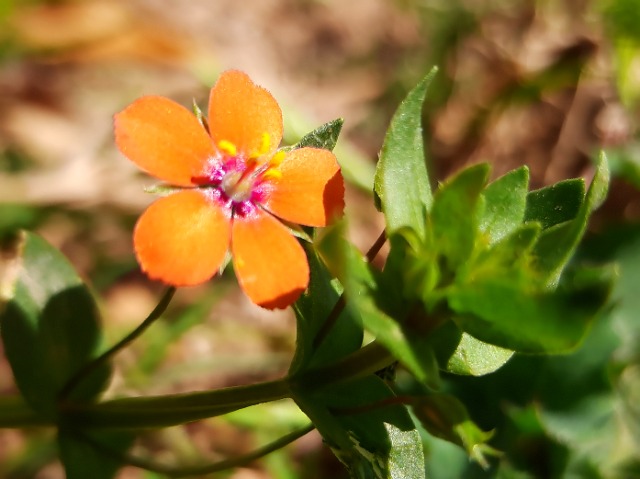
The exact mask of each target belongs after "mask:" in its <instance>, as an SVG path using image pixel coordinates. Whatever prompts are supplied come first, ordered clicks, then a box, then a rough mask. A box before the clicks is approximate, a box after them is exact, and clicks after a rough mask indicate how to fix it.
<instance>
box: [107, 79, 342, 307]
mask: <svg viewBox="0 0 640 479" xmlns="http://www.w3.org/2000/svg"><path fill="white" fill-rule="evenodd" d="M208 113H209V115H208V130H209V131H207V130H206V129H205V128H204V127H203V126H202V125H201V123H200V122H199V121H198V119H197V118H196V116H195V115H193V114H192V113H191V112H190V111H189V110H187V109H186V108H184V107H182V106H181V105H179V104H177V103H175V102H174V101H172V100H169V99H167V98H163V97H157V96H146V97H142V98H140V99H139V100H137V101H135V102H134V103H132V104H131V105H129V106H128V107H127V108H125V109H124V110H123V111H122V112H120V113H118V114H117V115H116V116H115V136H116V143H117V145H118V148H119V149H120V151H121V152H122V153H123V154H124V155H125V156H126V157H128V158H129V159H130V160H131V161H133V162H134V163H135V164H137V165H138V166H139V167H140V168H142V169H143V170H145V171H146V172H148V173H149V174H151V175H152V176H155V177H156V178H159V179H160V180H163V181H166V182H168V183H171V184H173V185H176V186H180V187H182V189H180V190H179V191H177V192H175V193H172V194H170V195H168V196H165V197H162V198H160V199H158V200H157V201H155V202H154V203H152V204H151V206H149V208H148V209H147V210H146V211H145V212H144V213H143V214H142V216H141V217H140V219H139V220H138V223H137V225H136V227H135V232H134V238H133V241H134V246H135V251H136V256H137V258H138V262H139V263H140V265H141V267H142V269H143V270H144V271H145V272H146V273H147V274H148V275H149V276H150V277H151V278H154V279H158V280H161V281H163V282H165V283H167V284H171V285H175V286H191V285H196V284H199V283H202V282H204V281H207V280H208V279H209V278H211V277H212V276H214V275H215V274H216V273H217V272H218V270H219V269H220V267H221V265H222V263H223V262H224V259H225V256H226V255H227V252H228V250H229V247H230V248H231V253H232V257H233V262H234V268H235V271H236V275H237V277H238V281H239V283H240V286H241V287H242V289H243V290H244V291H245V293H246V294H247V295H248V296H249V298H251V300H252V301H253V302H255V303H256V304H258V305H260V306H263V307H265V308H270V309H272V308H284V307H286V306H288V305H290V304H292V303H293V302H294V301H295V300H296V299H297V298H298V297H299V296H300V294H301V293H302V292H303V291H304V290H305V289H306V287H307V285H308V283H309V265H308V263H307V258H306V256H305V253H304V249H303V248H302V246H301V245H300V243H298V240H297V239H296V238H294V237H293V236H292V235H291V233H290V231H289V229H288V228H287V227H286V226H285V225H283V224H282V223H281V222H280V221H278V219H277V218H280V219H282V220H285V221H288V222H292V223H299V224H303V225H307V226H325V225H327V223H328V222H329V221H330V220H331V219H332V217H334V216H336V215H340V214H342V210H343V207H344V185H343V181H342V175H341V173H340V168H339V166H338V163H337V161H336V158H335V156H334V155H333V153H331V152H330V151H328V150H322V149H317V148H299V149H295V150H292V151H289V152H288V153H285V152H283V151H277V147H278V145H279V143H280V140H281V139H282V112H281V111H280V107H279V106H278V104H277V103H276V101H275V99H274V98H273V97H272V96H271V94H270V93H269V92H268V91H266V90H265V89H263V88H261V87H259V86H257V85H255V84H254V83H253V82H252V81H251V80H250V79H249V77H248V76H247V75H246V74H244V73H242V72H239V71H228V72H225V73H223V74H222V75H221V76H220V78H219V79H218V81H217V82H216V84H215V85H214V86H213V88H212V89H211V93H210V97H209V112H208ZM276 217H277V218H276Z"/></svg>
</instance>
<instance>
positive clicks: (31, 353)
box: [0, 233, 110, 417]
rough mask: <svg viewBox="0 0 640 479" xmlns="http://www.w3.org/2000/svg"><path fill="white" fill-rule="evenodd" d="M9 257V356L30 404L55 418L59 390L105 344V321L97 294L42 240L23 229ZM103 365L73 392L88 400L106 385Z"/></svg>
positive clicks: (5, 318)
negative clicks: (102, 336) (100, 311)
mask: <svg viewBox="0 0 640 479" xmlns="http://www.w3.org/2000/svg"><path fill="white" fill-rule="evenodd" d="M13 246H14V249H13V256H12V258H11V259H9V260H7V259H4V261H5V265H6V266H5V271H8V272H9V275H10V278H6V277H5V278H4V281H3V279H0V282H3V283H4V284H3V286H4V287H3V293H4V299H5V300H6V304H5V308H4V310H3V311H2V313H1V314H0V327H1V331H2V341H3V343H4V348H5V352H6V355H7V359H8V360H9V363H10V364H11V368H12V370H13V373H14V376H15V379H16V383H17V384H18V387H19V388H20V391H21V393H22V395H23V396H24V398H25V400H26V401H27V403H28V404H29V405H30V406H31V407H32V408H34V409H35V410H36V411H38V412H41V413H43V414H45V415H46V416H47V417H54V416H55V408H56V400H57V397H56V396H57V394H58V391H59V390H60V389H61V388H62V386H63V385H64V384H65V383H66V381H67V380H68V379H69V378H70V377H71V375H73V374H74V373H75V372H76V371H78V370H79V369H80V368H81V367H82V366H83V365H84V364H85V363H86V362H87V361H89V360H90V359H91V358H93V357H94V356H95V355H96V350H97V348H98V346H99V344H100V340H101V334H100V319H99V313H98V311H97V308H96V304H95V301H94V299H93V296H92V295H91V293H90V292H89V290H88V289H87V287H86V286H85V285H84V284H83V282H82V280H81V279H80V277H79V276H78V274H77V273H76V272H75V271H74V269H73V267H72V266H71V264H69V262H68V261H67V259H66V258H65V257H64V256H63V255H62V254H61V253H60V252H59V251H57V250H56V249H55V248H53V247H52V246H51V245H49V244H48V243H47V242H46V241H44V240H43V239H42V238H40V237H38V236H36V235H34V234H31V233H22V234H21V235H20V237H19V239H17V241H16V242H15V243H14V244H13ZM109 374H110V370H109V368H106V367H105V368H102V369H100V370H98V371H96V372H95V373H94V374H93V375H92V376H90V377H89V378H88V380H87V381H85V382H84V383H83V384H82V385H81V386H80V387H79V388H78V389H76V390H75V391H74V393H73V394H72V396H71V399H74V400H77V401H80V400H82V401H88V400H91V399H92V398H95V397H96V396H97V395H98V394H99V393H100V392H101V391H102V390H103V389H104V388H105V387H106V386H107V382H108V379H109Z"/></svg>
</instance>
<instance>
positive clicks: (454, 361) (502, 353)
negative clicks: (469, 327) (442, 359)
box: [446, 333, 514, 376]
mask: <svg viewBox="0 0 640 479" xmlns="http://www.w3.org/2000/svg"><path fill="white" fill-rule="evenodd" d="M513 354H514V351H512V350H511V349H505V348H501V347H498V346H495V345H493V344H488V343H485V342H482V341H480V340H479V339H476V338H474V337H473V336H471V335H469V334H467V333H462V337H461V339H460V343H459V344H458V347H457V348H456V350H455V351H454V353H453V354H452V355H451V357H450V358H449V361H448V362H447V364H446V370H447V372H450V373H453V374H460V375H465V376H467V375H468V376H484V375H485V374H489V373H492V372H494V371H497V370H498V369H500V368H501V367H502V366H504V365H505V364H506V363H507V361H509V359H511V356H513Z"/></svg>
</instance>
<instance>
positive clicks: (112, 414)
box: [60, 378, 291, 429]
mask: <svg viewBox="0 0 640 479" xmlns="http://www.w3.org/2000/svg"><path fill="white" fill-rule="evenodd" d="M290 396H291V389H290V388H289V382H288V379H287V378H282V379H279V380H276V381H267V382H263V383H258V384H251V385H248V386H234V387H227V388H222V389H215V390H213V391H201V392H195V393H184V394H171V395H165V396H147V397H134V398H123V399H114V400H111V401H105V402H102V403H98V404H73V403H67V404H65V405H63V406H62V407H61V409H60V413H61V414H62V415H63V416H64V419H65V422H66V423H67V424H69V425H70V426H76V427H78V426H79V425H82V427H90V428H109V429H114V428H115V429H139V428H149V427H152V428H158V427H168V426H176V425H178V424H184V423H187V422H192V421H198V420H200V419H207V418H210V417H214V416H220V415H222V414H226V413H229V412H233V411H237V410H238V409H242V408H245V407H249V406H253V405H255V404H260V403H264V402H269V401H277V400H279V399H285V398H288V397H290Z"/></svg>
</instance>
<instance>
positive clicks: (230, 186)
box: [204, 134, 285, 216]
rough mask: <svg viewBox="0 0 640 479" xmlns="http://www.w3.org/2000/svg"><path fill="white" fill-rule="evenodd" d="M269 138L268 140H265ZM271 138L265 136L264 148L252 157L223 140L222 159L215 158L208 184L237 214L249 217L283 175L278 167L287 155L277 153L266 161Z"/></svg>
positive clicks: (221, 142) (209, 173) (207, 177)
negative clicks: (275, 181) (274, 182)
mask: <svg viewBox="0 0 640 479" xmlns="http://www.w3.org/2000/svg"><path fill="white" fill-rule="evenodd" d="M265 138H266V140H265ZM269 149H270V148H269V139H268V135H266V134H265V135H263V141H262V146H261V148H260V150H258V151H257V152H253V153H251V154H250V155H249V156H248V157H247V156H245V155H244V154H243V153H242V152H239V151H238V150H237V148H236V146H235V145H234V144H233V143H231V142H229V141H224V140H223V141H220V142H219V143H218V150H219V151H220V153H221V155H220V157H218V158H216V159H215V163H213V164H212V165H211V170H210V171H209V172H208V173H207V174H206V177H205V178H204V183H205V184H206V185H207V186H210V187H213V188H214V189H215V190H216V194H215V196H216V197H218V198H219V199H220V200H222V201H223V202H224V203H225V204H226V205H227V206H228V207H229V208H230V209H231V211H232V213H233V214H234V215H240V216H246V215H247V214H250V213H252V212H253V211H255V209H256V208H257V207H258V205H259V204H261V203H263V202H264V201H265V200H266V199H267V197H268V195H269V192H270V190H271V188H272V186H273V181H274V180H277V179H279V178H280V177H281V176H282V174H281V173H280V170H279V169H278V167H279V166H280V163H281V162H282V160H283V159H284V156H285V154H284V152H277V153H276V154H275V155H273V157H272V158H271V159H266V158H265V155H266V154H267V153H268V152H269ZM261 160H262V161H261Z"/></svg>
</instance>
